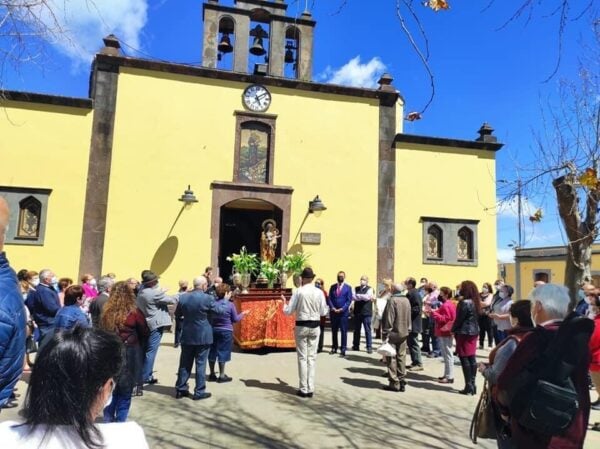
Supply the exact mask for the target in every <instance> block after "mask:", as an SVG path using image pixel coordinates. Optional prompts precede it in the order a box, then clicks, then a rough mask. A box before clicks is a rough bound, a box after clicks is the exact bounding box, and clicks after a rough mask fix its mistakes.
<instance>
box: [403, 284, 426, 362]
mask: <svg viewBox="0 0 600 449" xmlns="http://www.w3.org/2000/svg"><path fill="white" fill-rule="evenodd" d="M404 283H405V284H406V288H407V289H408V291H407V292H406V297H407V298H408V302H409V303H410V318H411V321H412V325H411V330H410V333H409V334H408V350H409V351H410V359H411V362H412V363H411V366H410V367H409V368H408V369H409V371H423V361H422V359H421V347H420V346H419V339H418V337H419V334H420V333H421V331H422V330H423V322H422V320H421V310H422V309H423V300H422V299H421V295H420V294H419V291H418V290H417V289H416V288H415V287H416V285H417V281H415V278H408V279H406V281H405V282H404Z"/></svg>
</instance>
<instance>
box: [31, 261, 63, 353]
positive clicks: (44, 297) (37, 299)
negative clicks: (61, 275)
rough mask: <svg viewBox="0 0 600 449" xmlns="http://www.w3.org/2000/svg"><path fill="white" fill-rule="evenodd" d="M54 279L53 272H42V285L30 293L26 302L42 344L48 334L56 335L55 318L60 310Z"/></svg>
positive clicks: (45, 270) (47, 270) (46, 270)
mask: <svg viewBox="0 0 600 449" xmlns="http://www.w3.org/2000/svg"><path fill="white" fill-rule="evenodd" d="M54 278H55V276H54V272H53V271H52V270H49V269H44V270H42V271H40V284H39V285H38V286H37V287H36V288H35V290H31V291H30V292H29V294H28V295H27V300H26V302H25V304H27V307H28V308H29V311H30V312H31V316H32V317H33V321H35V324H37V327H38V329H39V331H40V342H43V341H44V337H45V336H46V335H47V334H49V333H54V317H55V316H56V314H57V313H58V311H59V310H60V300H59V299H58V293H56V290H54V287H53V286H52V284H53V281H54Z"/></svg>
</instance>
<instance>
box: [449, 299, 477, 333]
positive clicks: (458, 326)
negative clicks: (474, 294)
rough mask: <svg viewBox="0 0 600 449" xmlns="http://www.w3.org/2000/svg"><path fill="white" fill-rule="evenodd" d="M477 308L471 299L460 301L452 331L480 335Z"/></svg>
mask: <svg viewBox="0 0 600 449" xmlns="http://www.w3.org/2000/svg"><path fill="white" fill-rule="evenodd" d="M477 318H478V316H477V310H475V303H473V301H472V300H471V299H463V300H462V301H459V303H458V307H457V308H456V320H454V325H453V326H452V332H453V333H454V334H458V335H479V325H478V324H477V321H478V320H477Z"/></svg>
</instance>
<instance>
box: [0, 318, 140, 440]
mask: <svg viewBox="0 0 600 449" xmlns="http://www.w3.org/2000/svg"><path fill="white" fill-rule="evenodd" d="M122 365H123V344H122V343H121V340H120V339H119V338H118V337H117V336H116V335H114V334H111V333H108V332H105V331H102V330H99V329H93V328H81V327H75V328H74V329H73V330H70V331H62V332H57V333H56V334H55V335H54V336H53V337H52V338H51V340H50V341H49V342H48V344H46V345H45V346H44V347H43V348H42V349H41V350H40V352H39V354H38V357H37V359H36V363H35V367H34V369H33V372H32V374H31V380H30V382H29V388H28V390H27V396H26V398H25V404H24V407H23V413H22V416H23V417H24V418H25V422H23V423H17V422H12V421H8V422H3V423H0V441H1V442H2V449H13V448H39V449H54V448H61V449H71V448H73V449H74V448H89V449H97V448H98V449H99V448H105V449H116V448H123V449H125V448H127V449H138V448H139V449H147V448H148V443H147V442H146V438H145V436H144V431H143V430H142V428H141V427H140V426H138V425H137V424H135V423H133V422H129V423H111V424H99V425H95V424H94V419H95V418H96V416H98V414H100V413H101V412H102V410H103V409H104V407H105V406H106V405H107V404H109V403H110V400H111V396H112V389H113V388H114V384H115V381H114V378H115V377H116V376H117V375H118V374H119V371H120V370H121V366H122Z"/></svg>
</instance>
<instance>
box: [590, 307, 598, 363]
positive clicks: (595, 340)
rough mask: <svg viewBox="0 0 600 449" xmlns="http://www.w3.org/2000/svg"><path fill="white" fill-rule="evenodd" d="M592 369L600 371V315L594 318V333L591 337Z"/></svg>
mask: <svg viewBox="0 0 600 449" xmlns="http://www.w3.org/2000/svg"><path fill="white" fill-rule="evenodd" d="M590 371H594V372H600V315H597V316H596V318H594V333H593V334H592V338H590Z"/></svg>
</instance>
